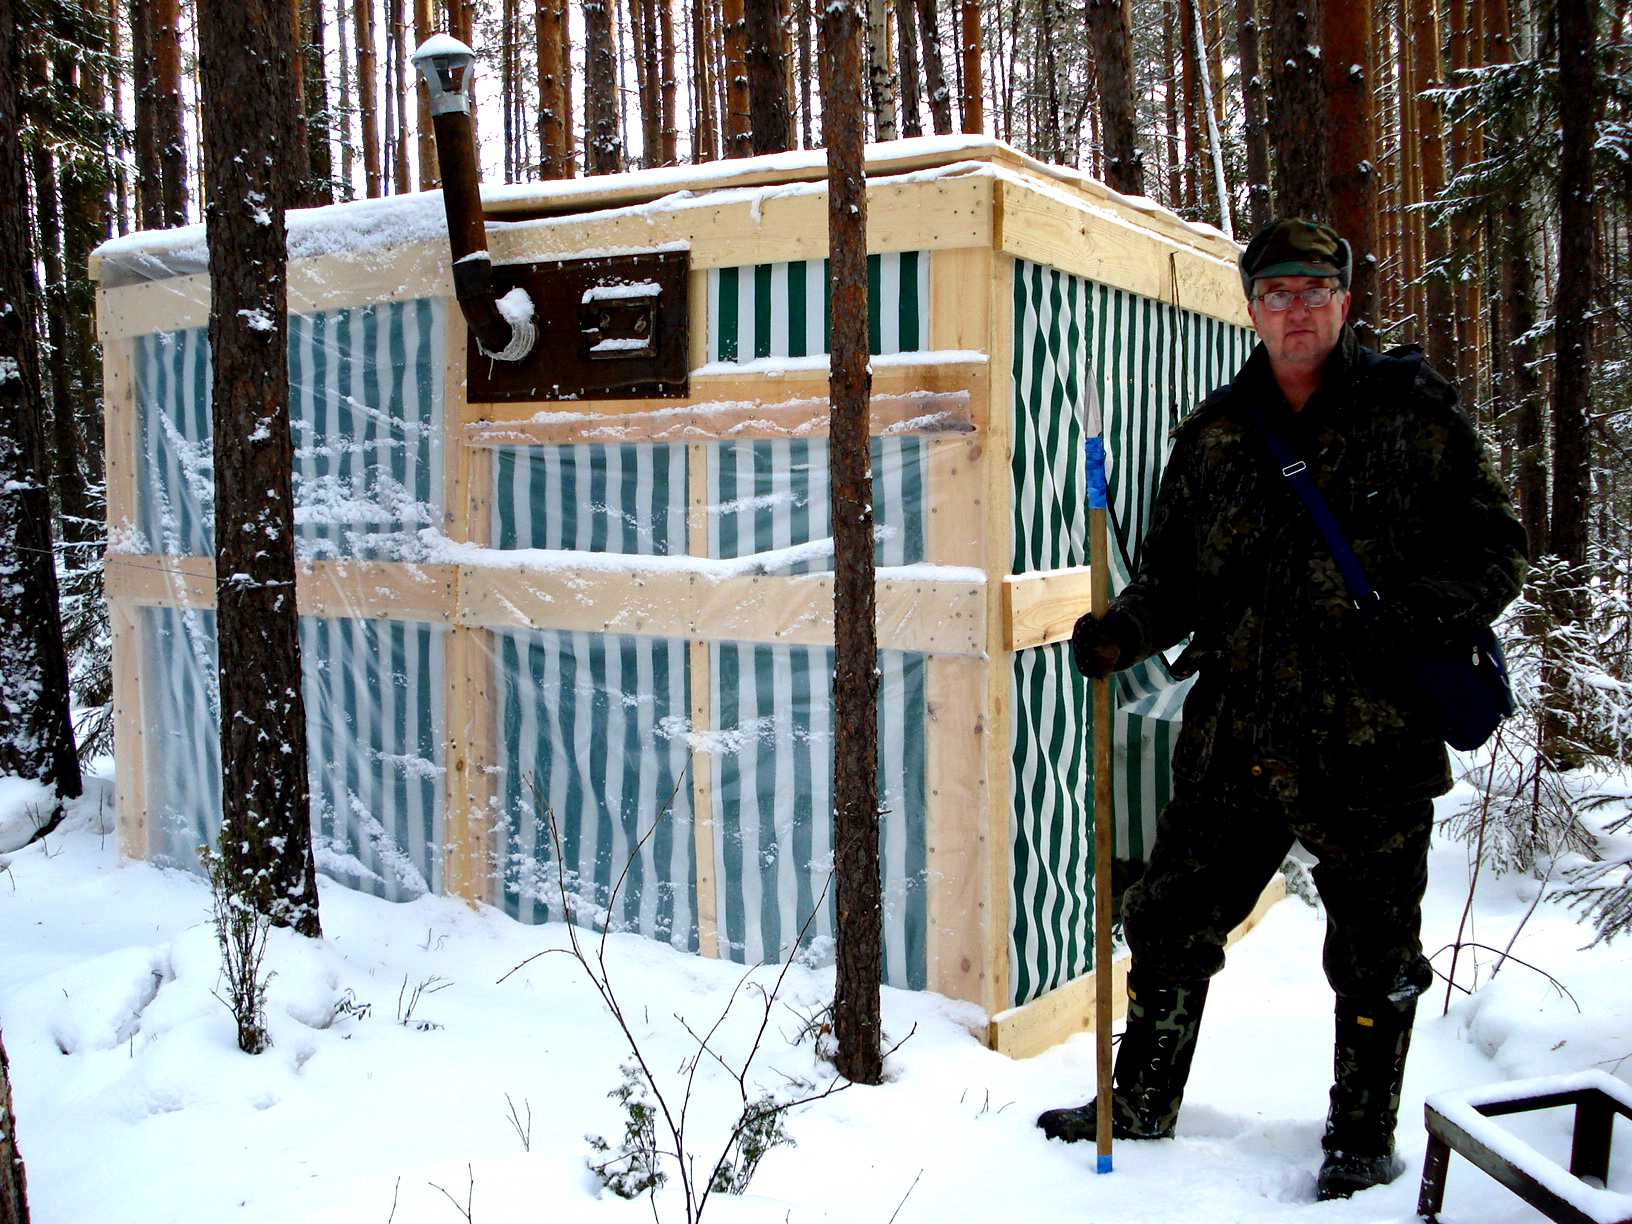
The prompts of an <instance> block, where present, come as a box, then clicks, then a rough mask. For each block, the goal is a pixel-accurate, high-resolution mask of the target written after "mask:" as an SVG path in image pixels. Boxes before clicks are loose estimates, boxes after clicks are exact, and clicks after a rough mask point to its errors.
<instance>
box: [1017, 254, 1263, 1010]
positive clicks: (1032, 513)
mask: <svg viewBox="0 0 1632 1224" xmlns="http://www.w3.org/2000/svg"><path fill="white" fill-rule="evenodd" d="M1014 284H1015V292H1014V318H1013V326H1014V397H1013V402H1014V419H1013V431H1014V432H1013V437H1014V454H1013V475H1014V505H1015V514H1014V536H1013V540H1012V544H1013V549H1012V564H1013V569H1014V572H1015V573H1025V572H1028V571H1033V570H1047V569H1054V568H1060V567H1064V566H1072V565H1082V564H1084V563H1085V562H1086V561H1087V548H1086V524H1087V508H1086V488H1085V483H1084V472H1083V467H1082V459H1083V442H1084V434H1083V424H1082V422H1083V419H1084V415H1085V410H1086V408H1087V407H1088V405H1089V403H1090V399H1091V397H1097V399H1098V403H1099V405H1100V409H1101V414H1102V418H1103V422H1102V424H1103V429H1104V436H1105V447H1106V452H1107V457H1108V463H1109V468H1110V471H1109V490H1108V491H1109V500H1110V521H1111V527H1112V545H1111V554H1112V555H1111V567H1110V570H1111V575H1110V576H1111V587H1112V591H1113V593H1114V592H1115V591H1117V590H1120V589H1121V588H1122V587H1123V586H1125V585H1126V584H1127V582H1128V579H1129V576H1130V574H1131V571H1132V568H1133V567H1134V566H1135V565H1136V564H1137V557H1138V547H1139V542H1140V541H1141V540H1142V539H1143V537H1144V532H1145V528H1146V526H1147V525H1148V523H1149V520H1150V512H1151V508H1152V506H1153V504H1154V502H1155V497H1156V490H1157V487H1158V485H1159V483H1160V480H1161V473H1162V469H1163V466H1164V464H1165V463H1166V459H1167V454H1168V450H1169V437H1168V435H1169V432H1170V430H1171V429H1172V428H1173V426H1174V425H1176V424H1177V423H1178V421H1179V419H1180V418H1181V417H1182V416H1183V415H1185V414H1187V413H1188V412H1190V411H1191V410H1192V409H1193V408H1194V407H1195V405H1196V403H1197V402H1199V400H1200V399H1201V398H1202V397H1203V396H1204V395H1205V394H1206V393H1207V391H1209V390H1210V389H1211V388H1212V387H1214V386H1216V385H1218V384H1219V383H1222V382H1224V381H1226V380H1227V379H1228V378H1229V377H1230V376H1231V375H1232V374H1233V373H1234V371H1235V370H1236V369H1237V368H1238V367H1239V365H1240V364H1241V362H1242V361H1244V360H1245V359H1246V355H1247V352H1248V351H1249V349H1250V345H1251V333H1250V332H1248V331H1247V330H1246V329H1244V328H1240V327H1236V326H1233V325H1231V324H1227V323H1223V322H1221V321H1219V320H1217V319H1213V318H1210V317H1207V316H1204V315H1201V314H1198V313H1196V312H1194V311H1188V310H1180V309H1176V308H1174V307H1173V306H1172V305H1170V304H1167V303H1163V302H1158V301H1154V300H1152V299H1149V298H1142V297H1139V296H1137V295H1134V294H1130V293H1126V292H1124V291H1122V290H1119V289H1112V288H1110V287H1108V286H1105V285H1099V284H1094V283H1090V282H1088V281H1084V280H1082V279H1080V278H1077V277H1073V276H1068V275H1066V274H1064V273H1061V272H1059V271H1057V270H1053V269H1048V268H1042V267H1039V266H1037V265H1035V264H1030V263H1026V262H1024V261H1016V263H1015V279H1014ZM1115 691H1116V712H1115V715H1114V717H1115V722H1116V726H1115V743H1116V753H1115V757H1114V760H1113V769H1114V777H1113V779H1112V784H1113V790H1114V806H1115V809H1116V825H1117V827H1116V837H1115V843H1116V853H1117V854H1118V855H1119V856H1131V857H1145V856H1147V855H1148V853H1149V847H1150V842H1151V840H1152V839H1153V838H1154V835H1155V823H1156V816H1157V814H1158V813H1159V812H1160V811H1161V808H1162V806H1163V805H1164V804H1165V803H1166V802H1167V799H1168V797H1169V795H1170V793H1171V789H1172V776H1171V763H1172V752H1173V742H1174V739H1175V738H1176V736H1177V733H1178V719H1179V715H1180V711H1181V709H1182V706H1183V702H1184V694H1185V693H1186V692H1187V691H1188V686H1187V685H1181V684H1175V683H1174V681H1173V679H1172V677H1171V675H1170V674H1169V673H1168V671H1167V667H1166V662H1165V660H1151V661H1150V662H1148V663H1146V664H1144V665H1141V666H1140V667H1137V668H1133V669H1130V670H1129V671H1127V672H1123V673H1120V674H1119V675H1118V677H1117V686H1116V690H1115ZM1091 723H1092V720H1091V710H1090V706H1089V701H1088V686H1087V684H1086V683H1085V682H1084V681H1083V680H1082V679H1081V677H1079V676H1078V675H1077V674H1076V671H1075V669H1074V668H1073V667H1072V666H1071V663H1070V656H1069V647H1068V646H1067V645H1066V644H1064V643H1061V644H1059V645H1057V646H1051V647H1044V648H1041V649H1038V650H1028V651H1022V652H1020V653H1018V654H1017V655H1016V657H1015V664H1014V701H1013V712H1012V714H1011V730H1012V732H1013V759H1012V774H1011V780H1012V790H1013V795H1014V823H1013V828H1012V833H1013V864H1014V866H1013V897H1012V913H1013V925H1012V930H1011V932H1010V966H1011V982H1010V985H1011V988H1012V990H1013V998H1012V1002H1013V1003H1016V1004H1019V1003H1024V1002H1026V1001H1027V1000H1029V999H1032V998H1035V997H1037V996H1038V995H1040V994H1043V993H1046V992H1047V991H1048V990H1051V989H1053V988H1054V987H1056V986H1059V985H1062V984H1063V983H1065V982H1067V981H1069V980H1071V979H1072V978H1073V977H1076V976H1077V975H1079V974H1081V973H1085V972H1087V971H1088V970H1089V969H1090V968H1092V964H1093V957H1092V951H1093V949H1092V915H1093V861H1092V860H1093V855H1092V847H1093V812H1092V795H1093V790H1092V787H1093V760H1092V753H1091V751H1090V750H1089V737H1090V736H1091V734H1092V725H1091Z"/></svg>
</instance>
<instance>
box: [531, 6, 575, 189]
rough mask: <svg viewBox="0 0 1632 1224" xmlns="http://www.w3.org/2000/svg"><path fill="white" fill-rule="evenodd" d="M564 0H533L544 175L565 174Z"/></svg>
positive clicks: (556, 176)
mask: <svg viewBox="0 0 1632 1224" xmlns="http://www.w3.org/2000/svg"><path fill="white" fill-rule="evenodd" d="M565 3H566V0H534V4H533V30H534V33H535V34H536V35H537V39H538V147H539V158H540V160H541V162H542V163H543V169H544V177H545V178H547V179H560V178H566V177H567V173H568V170H567V124H566V98H565V97H564V96H563V94H562V92H561V81H562V76H563V74H564V73H565V72H566V70H567V69H566V54H565V53H566V42H565V32H566V8H565Z"/></svg>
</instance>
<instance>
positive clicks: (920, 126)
mask: <svg viewBox="0 0 1632 1224" xmlns="http://www.w3.org/2000/svg"><path fill="white" fill-rule="evenodd" d="M913 7H914V6H913V2H912V0H895V34H896V50H897V52H898V54H899V57H900V62H901V134H902V135H903V136H907V137H912V136H922V135H923V134H924V122H923V117H922V115H921V114H920V111H921V109H922V98H921V97H920V94H919V89H918V81H919V75H918V73H919V70H918V17H917V14H916V13H915V12H914V11H913Z"/></svg>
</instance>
